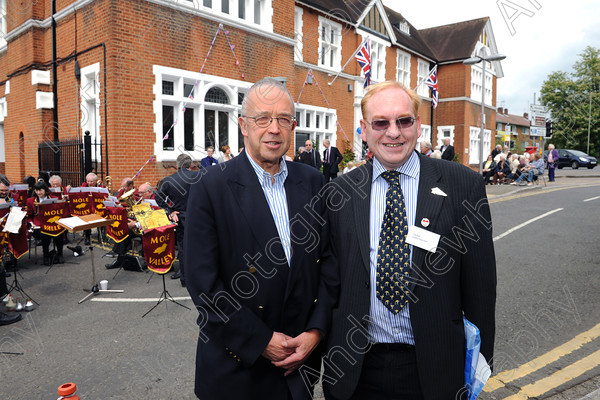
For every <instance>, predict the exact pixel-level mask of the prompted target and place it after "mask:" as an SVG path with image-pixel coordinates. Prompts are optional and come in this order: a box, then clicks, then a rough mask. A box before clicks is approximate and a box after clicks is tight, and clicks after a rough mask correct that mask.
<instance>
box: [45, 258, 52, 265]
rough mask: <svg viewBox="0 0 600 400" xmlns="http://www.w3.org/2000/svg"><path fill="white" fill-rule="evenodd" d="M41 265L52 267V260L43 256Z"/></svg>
mask: <svg viewBox="0 0 600 400" xmlns="http://www.w3.org/2000/svg"><path fill="white" fill-rule="evenodd" d="M43 264H44V265H52V258H50V256H44V261H43Z"/></svg>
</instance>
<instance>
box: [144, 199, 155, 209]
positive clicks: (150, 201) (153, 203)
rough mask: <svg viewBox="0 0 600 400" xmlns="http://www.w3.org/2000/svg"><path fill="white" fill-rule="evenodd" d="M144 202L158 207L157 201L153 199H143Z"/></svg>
mask: <svg viewBox="0 0 600 400" xmlns="http://www.w3.org/2000/svg"><path fill="white" fill-rule="evenodd" d="M144 203H148V204H150V205H151V206H154V207H158V203H157V202H156V200H154V199H144Z"/></svg>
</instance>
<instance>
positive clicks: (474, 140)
mask: <svg viewBox="0 0 600 400" xmlns="http://www.w3.org/2000/svg"><path fill="white" fill-rule="evenodd" d="M480 131H481V127H478V126H471V127H470V128H469V164H477V165H479V164H480V163H482V162H483V160H479V132H480ZM491 136H492V131H491V130H489V129H484V130H483V150H484V151H483V153H484V154H483V156H484V157H486V158H487V155H486V154H485V149H488V151H489V148H490V147H491Z"/></svg>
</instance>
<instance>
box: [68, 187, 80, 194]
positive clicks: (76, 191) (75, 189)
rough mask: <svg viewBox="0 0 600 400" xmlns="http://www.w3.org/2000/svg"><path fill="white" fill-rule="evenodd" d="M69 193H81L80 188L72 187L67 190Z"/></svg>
mask: <svg viewBox="0 0 600 400" xmlns="http://www.w3.org/2000/svg"><path fill="white" fill-rule="evenodd" d="M69 193H81V188H80V187H72V188H71V189H70V190H69Z"/></svg>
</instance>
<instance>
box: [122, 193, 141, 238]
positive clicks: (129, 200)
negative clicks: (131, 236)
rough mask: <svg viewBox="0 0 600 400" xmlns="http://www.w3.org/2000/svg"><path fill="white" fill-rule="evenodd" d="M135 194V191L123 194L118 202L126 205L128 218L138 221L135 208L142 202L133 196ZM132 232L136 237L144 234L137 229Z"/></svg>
mask: <svg viewBox="0 0 600 400" xmlns="http://www.w3.org/2000/svg"><path fill="white" fill-rule="evenodd" d="M134 193H135V189H131V190H128V191H127V192H125V193H123V194H122V195H121V197H119V198H118V199H117V200H118V201H119V203H124V204H125V208H126V209H127V218H128V219H131V220H134V221H137V217H136V215H135V213H134V212H133V207H134V206H135V205H137V204H139V202H140V200H139V199H136V198H135V196H134V195H133V194H134ZM138 222H139V221H138ZM132 230H133V232H134V233H135V234H136V235H141V234H142V232H141V231H140V230H139V229H138V228H137V227H135V228H133V229H132Z"/></svg>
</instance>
